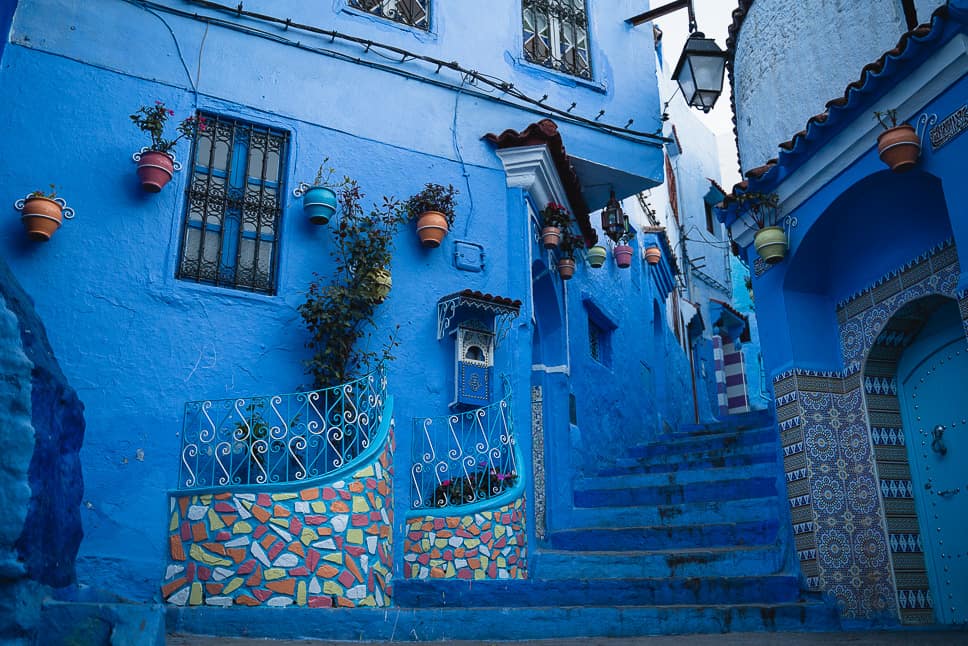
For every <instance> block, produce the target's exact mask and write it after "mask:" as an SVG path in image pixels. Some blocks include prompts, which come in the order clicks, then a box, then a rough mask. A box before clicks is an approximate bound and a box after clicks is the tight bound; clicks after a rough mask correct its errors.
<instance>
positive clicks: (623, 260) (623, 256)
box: [612, 244, 632, 269]
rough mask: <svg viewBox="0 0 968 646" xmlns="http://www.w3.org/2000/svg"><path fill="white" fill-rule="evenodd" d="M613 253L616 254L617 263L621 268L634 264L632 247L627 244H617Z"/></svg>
mask: <svg viewBox="0 0 968 646" xmlns="http://www.w3.org/2000/svg"><path fill="white" fill-rule="evenodd" d="M612 254H614V255H615V264H616V265H618V266H619V269H628V268H629V267H631V266H632V247H630V246H628V245H627V244H617V245H615V248H614V249H613V250H612Z"/></svg>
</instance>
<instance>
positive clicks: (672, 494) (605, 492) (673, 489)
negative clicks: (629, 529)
mask: <svg viewBox="0 0 968 646" xmlns="http://www.w3.org/2000/svg"><path fill="white" fill-rule="evenodd" d="M776 493H777V491H776V478H775V477H767V478H737V479H734V480H718V481H711V482H692V483H689V484H673V485H658V486H653V487H628V488H625V489H581V490H575V492H574V501H575V507H634V506H637V505H677V504H681V503H690V502H706V501H727V500H744V499H746V498H762V497H764V496H769V495H776Z"/></svg>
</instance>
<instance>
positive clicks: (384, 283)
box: [373, 267, 393, 303]
mask: <svg viewBox="0 0 968 646" xmlns="http://www.w3.org/2000/svg"><path fill="white" fill-rule="evenodd" d="M373 282H375V283H376V296H377V299H379V302H381V303H382V302H383V301H385V300H386V298H387V296H389V295H390V290H391V289H393V276H391V275H390V272H389V270H387V269H384V268H383V267H378V268H376V269H374V270H373Z"/></svg>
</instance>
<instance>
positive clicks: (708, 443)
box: [628, 428, 778, 457]
mask: <svg viewBox="0 0 968 646" xmlns="http://www.w3.org/2000/svg"><path fill="white" fill-rule="evenodd" d="M777 434H778V432H777V431H775V430H774V429H771V428H766V429H757V430H754V431H747V432H743V433H736V432H729V433H717V434H715V435H704V436H699V437H695V436H687V437H675V438H671V437H668V438H661V439H659V440H658V441H656V442H653V443H650V444H645V445H632V446H630V447H629V448H628V455H629V456H631V457H651V456H658V455H671V454H677V455H682V454H688V453H695V452H701V451H715V450H720V449H722V450H725V451H730V452H732V453H733V454H736V450H737V449H751V448H752V447H758V446H759V445H764V446H760V447H759V448H760V449H762V448H765V445H769V446H773V447H775V446H776V442H777Z"/></svg>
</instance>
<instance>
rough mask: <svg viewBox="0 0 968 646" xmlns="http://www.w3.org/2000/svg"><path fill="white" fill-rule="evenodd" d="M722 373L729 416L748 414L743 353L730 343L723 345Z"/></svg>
mask: <svg viewBox="0 0 968 646" xmlns="http://www.w3.org/2000/svg"><path fill="white" fill-rule="evenodd" d="M723 372H724V373H725V377H726V379H725V381H726V408H727V410H728V413H729V414H730V415H736V414H738V413H748V412H749V410H750V402H749V399H748V398H747V396H746V366H745V364H744V363H743V352H742V351H741V350H740V349H739V348H737V347H736V346H735V344H734V343H733V342H732V341H729V342H727V343H724V344H723Z"/></svg>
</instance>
